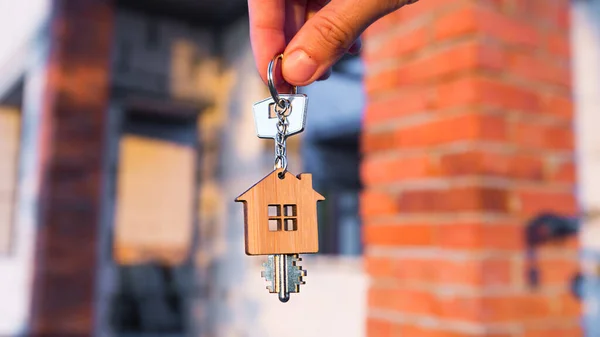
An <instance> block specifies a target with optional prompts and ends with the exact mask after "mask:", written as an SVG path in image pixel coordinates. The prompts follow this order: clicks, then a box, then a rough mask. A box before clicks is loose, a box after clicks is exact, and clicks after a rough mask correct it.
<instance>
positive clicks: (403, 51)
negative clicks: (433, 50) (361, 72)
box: [364, 25, 430, 63]
mask: <svg viewBox="0 0 600 337" xmlns="http://www.w3.org/2000/svg"><path fill="white" fill-rule="evenodd" d="M429 30H430V27H429V26H428V25H422V26H419V27H414V28H413V29H410V30H406V31H402V32H400V33H398V34H394V35H392V36H390V37H386V38H385V39H383V41H379V44H378V45H377V46H376V47H373V48H365V56H364V57H365V58H366V60H368V61H369V62H373V63H376V62H380V61H384V60H390V59H394V60H395V59H401V58H406V57H407V55H410V54H413V53H415V52H417V51H419V50H421V49H422V48H425V47H427V46H428V45H429Z"/></svg>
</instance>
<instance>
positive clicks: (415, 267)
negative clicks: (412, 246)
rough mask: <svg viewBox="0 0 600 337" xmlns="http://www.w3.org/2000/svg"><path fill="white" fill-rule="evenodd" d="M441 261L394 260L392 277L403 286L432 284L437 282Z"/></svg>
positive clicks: (392, 261)
mask: <svg viewBox="0 0 600 337" xmlns="http://www.w3.org/2000/svg"><path fill="white" fill-rule="evenodd" d="M438 262H439V259H437V258H432V259H423V258H420V259H418V258H411V257H406V258H394V259H393V260H391V263H392V276H393V277H394V278H395V279H396V280H397V281H398V282H399V283H401V284H412V285H414V284H420V285H423V284H432V283H435V282H437V270H436V268H437V266H438V264H439V263H438Z"/></svg>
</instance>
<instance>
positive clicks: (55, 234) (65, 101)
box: [25, 0, 113, 337]
mask: <svg viewBox="0 0 600 337" xmlns="http://www.w3.org/2000/svg"><path fill="white" fill-rule="evenodd" d="M51 5H52V13H53V15H52V18H51V20H50V22H49V23H48V24H49V30H48V31H47V34H48V35H46V36H45V37H47V38H48V39H49V41H48V42H49V47H50V54H49V59H48V65H47V70H46V72H45V77H46V78H45V81H44V82H45V83H46V85H45V88H44V92H43V93H42V97H32V96H31V95H28V96H27V98H26V99H27V100H38V99H39V100H41V101H42V104H41V106H42V109H41V110H42V111H41V112H40V125H41V130H40V132H39V135H35V137H37V139H36V140H37V142H38V144H39V149H40V157H41V160H40V166H39V168H38V169H39V175H40V180H41V181H40V185H41V186H40V189H41V191H40V196H39V204H40V210H39V215H38V216H39V219H38V223H37V225H38V226H37V228H38V233H37V241H36V247H35V267H34V268H35V270H34V281H33V283H34V284H33V290H32V293H33V294H32V309H31V311H32V312H31V325H30V330H31V332H30V335H31V336H73V337H75V336H82V337H83V336H91V335H92V334H93V331H94V311H95V307H94V306H95V293H96V273H97V268H96V267H97V260H98V256H97V249H98V245H97V244H98V238H99V230H98V226H99V222H100V209H101V208H100V195H101V189H102V182H103V179H102V178H103V174H104V172H103V158H104V151H105V138H104V136H105V132H106V130H105V123H106V115H107V113H106V110H107V105H108V104H107V103H108V93H109V90H108V89H109V63H110V57H109V56H110V47H111V38H112V17H113V8H112V5H111V2H110V1H103V0H79V1H70V0H53V1H52V2H51ZM25 105H32V106H35V103H34V102H31V101H30V102H25ZM32 137H34V136H32Z"/></svg>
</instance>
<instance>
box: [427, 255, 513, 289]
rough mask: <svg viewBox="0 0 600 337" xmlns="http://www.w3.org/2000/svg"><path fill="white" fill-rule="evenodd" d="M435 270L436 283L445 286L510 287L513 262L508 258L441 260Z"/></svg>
mask: <svg viewBox="0 0 600 337" xmlns="http://www.w3.org/2000/svg"><path fill="white" fill-rule="evenodd" d="M434 270H435V271H436V272H437V273H436V274H437V278H436V282H437V283H438V284H443V285H445V286H450V285H459V286H463V287H464V286H472V287H475V288H479V287H485V286H508V285H510V283H511V279H512V265H511V261H510V260H509V259H506V258H497V259H491V258H490V259H484V260H474V259H470V260H456V261H453V260H449V259H440V261H439V262H438V263H437V265H436V268H435V269H434Z"/></svg>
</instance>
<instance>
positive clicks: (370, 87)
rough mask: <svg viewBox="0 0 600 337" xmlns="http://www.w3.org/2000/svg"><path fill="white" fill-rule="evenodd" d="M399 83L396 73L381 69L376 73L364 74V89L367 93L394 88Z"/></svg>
mask: <svg viewBox="0 0 600 337" xmlns="http://www.w3.org/2000/svg"><path fill="white" fill-rule="evenodd" d="M399 83H400V79H399V78H398V75H397V74H396V73H394V72H392V71H386V70H383V71H380V72H379V73H377V74H376V75H371V76H369V75H367V76H365V91H366V92H367V94H381V93H384V92H386V91H389V90H391V89H394V88H396V87H397V86H398V84H399Z"/></svg>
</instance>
